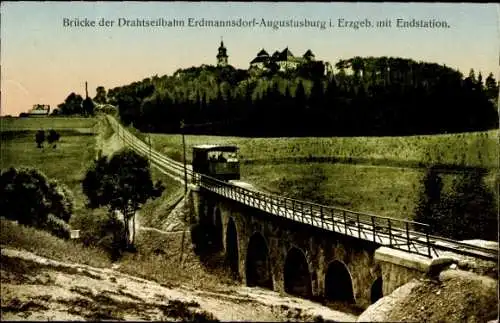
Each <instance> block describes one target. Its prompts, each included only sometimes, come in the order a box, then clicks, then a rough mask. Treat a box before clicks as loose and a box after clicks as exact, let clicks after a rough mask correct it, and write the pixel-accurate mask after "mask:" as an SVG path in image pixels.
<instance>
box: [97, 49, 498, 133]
mask: <svg viewBox="0 0 500 323" xmlns="http://www.w3.org/2000/svg"><path fill="white" fill-rule="evenodd" d="M497 97H498V82H497V81H496V80H495V78H494V76H493V74H490V75H488V76H487V77H486V79H484V80H483V76H482V75H481V73H478V75H476V73H475V71H474V70H473V69H471V70H470V72H469V75H467V76H464V75H463V74H462V73H460V72H459V71H458V70H454V69H452V68H449V67H447V66H445V65H439V64H436V63H427V62H416V61H414V60H411V59H402V58H393V57H366V58H362V57H354V58H351V59H347V60H340V61H338V62H337V63H336V64H335V73H325V66H323V64H322V63H319V62H314V64H304V65H303V66H301V67H299V68H298V69H296V70H292V71H287V72H280V71H277V70H276V69H269V70H268V71H266V72H263V73H258V74H255V73H252V71H251V70H243V69H236V68H234V67H232V66H226V67H215V66H210V65H202V66H199V67H191V68H187V69H179V70H177V71H176V72H175V73H174V74H173V75H171V76H169V75H164V76H161V77H159V76H157V75H155V76H153V77H151V78H146V79H144V80H142V81H137V82H134V83H132V84H128V85H124V86H120V87H116V88H113V89H110V90H109V91H108V93H107V101H108V103H111V104H114V105H117V106H118V110H119V115H120V118H121V119H122V121H123V122H124V123H125V124H133V126H134V127H136V128H138V129H140V130H143V131H148V132H163V133H178V132H179V131H180V121H181V120H184V122H185V124H186V127H185V129H184V131H185V132H187V133H191V134H215V135H232V136H253V137H255V136H258V137H276V136H401V135H415V134H437V133H458V132H469V131H482V130H488V129H494V128H498V114H497V107H496V105H497V103H496V101H497Z"/></svg>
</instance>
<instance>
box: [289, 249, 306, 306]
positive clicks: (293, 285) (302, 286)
mask: <svg viewBox="0 0 500 323" xmlns="http://www.w3.org/2000/svg"><path fill="white" fill-rule="evenodd" d="M284 283H285V292H286V293H289V294H292V295H296V296H301V297H305V298H311V297H312V282H311V274H310V272H309V265H308V264H307V259H306V256H305V255H304V253H303V252H302V251H301V250H300V249H298V248H295V247H293V248H291V249H290V250H289V251H288V253H287V255H286V259H285V268H284Z"/></svg>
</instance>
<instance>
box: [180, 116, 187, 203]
mask: <svg viewBox="0 0 500 323" xmlns="http://www.w3.org/2000/svg"><path fill="white" fill-rule="evenodd" d="M184 125H185V124H184V120H181V133H182V150H183V152H184V158H183V161H184V195H186V194H187V168H186V140H185V139H184Z"/></svg>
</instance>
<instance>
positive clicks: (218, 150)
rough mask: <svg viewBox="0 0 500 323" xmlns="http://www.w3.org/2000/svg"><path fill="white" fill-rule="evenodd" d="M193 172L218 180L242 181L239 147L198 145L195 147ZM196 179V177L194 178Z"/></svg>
mask: <svg viewBox="0 0 500 323" xmlns="http://www.w3.org/2000/svg"><path fill="white" fill-rule="evenodd" d="M192 165H193V171H194V172H195V173H198V174H202V175H207V176H210V177H213V178H216V179H218V180H222V181H229V180H239V179H240V162H239V160H238V147H237V146H234V145H198V146H194V147H193V162H192ZM193 178H195V177H193Z"/></svg>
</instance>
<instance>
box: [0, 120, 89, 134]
mask: <svg viewBox="0 0 500 323" xmlns="http://www.w3.org/2000/svg"><path fill="white" fill-rule="evenodd" d="M96 122H97V119H96V118H82V117H38V118H37V117H35V118H0V131H1V132H5V131H19V130H40V129H43V130H49V129H55V130H63V129H68V130H83V131H85V132H88V131H92V129H93V127H94V125H95V124H96Z"/></svg>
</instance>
